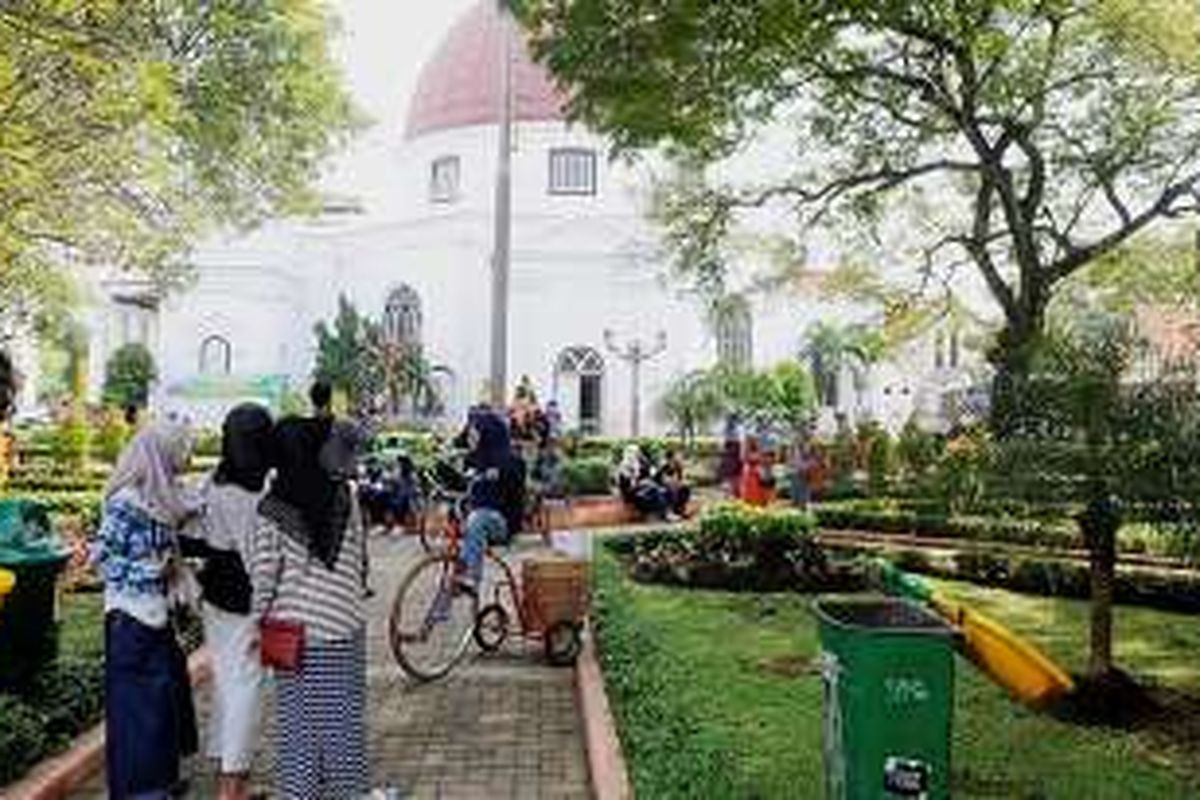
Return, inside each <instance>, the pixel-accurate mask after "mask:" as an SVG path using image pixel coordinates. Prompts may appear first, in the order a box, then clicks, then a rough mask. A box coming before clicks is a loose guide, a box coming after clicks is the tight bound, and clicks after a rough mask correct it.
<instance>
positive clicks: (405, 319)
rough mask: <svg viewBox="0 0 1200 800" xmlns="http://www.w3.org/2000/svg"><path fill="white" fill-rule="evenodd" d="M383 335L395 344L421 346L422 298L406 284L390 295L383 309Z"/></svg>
mask: <svg viewBox="0 0 1200 800" xmlns="http://www.w3.org/2000/svg"><path fill="white" fill-rule="evenodd" d="M383 334H384V336H386V337H387V340H388V341H389V342H391V343H393V344H407V345H420V344H421V297H420V295H418V294H417V293H416V291H415V290H414V289H413V288H412V287H411V286H409V285H408V284H406V283H402V284H400V285H399V286H397V287H396V288H395V289H393V290H392V291H391V292H390V293H389V294H388V298H387V303H386V304H385V305H384V307H383Z"/></svg>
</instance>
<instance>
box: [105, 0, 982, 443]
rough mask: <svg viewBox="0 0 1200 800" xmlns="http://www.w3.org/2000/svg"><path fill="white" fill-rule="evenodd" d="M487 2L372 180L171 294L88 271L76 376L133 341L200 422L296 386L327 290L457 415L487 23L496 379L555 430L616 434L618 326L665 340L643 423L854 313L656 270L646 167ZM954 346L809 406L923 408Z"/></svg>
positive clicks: (160, 392)
mask: <svg viewBox="0 0 1200 800" xmlns="http://www.w3.org/2000/svg"><path fill="white" fill-rule="evenodd" d="M496 6H497V4H496V3H494V2H487V1H486V0H485V1H484V2H481V3H479V4H478V5H477V6H476V7H475V8H474V9H473V10H471V11H470V12H469V13H468V14H467V15H466V16H465V17H464V18H463V19H461V20H460V21H459V22H458V23H457V24H456V25H455V26H454V27H453V29H452V30H451V31H450V32H449V33H448V34H447V35H446V37H445V39H444V41H443V42H442V43H441V46H440V48H439V49H438V51H437V52H436V54H435V55H434V57H433V58H432V59H431V60H430V62H429V63H428V64H426V65H425V68H424V70H423V73H422V75H421V78H420V81H419V84H418V87H417V89H416V91H415V93H414V95H413V97H412V98H411V101H410V105H409V110H408V115H407V120H406V123H405V125H404V129H403V130H399V131H396V139H395V141H396V146H395V151H394V154H393V156H394V157H393V159H392V160H391V162H390V163H389V164H388V165H387V169H389V170H390V174H391V180H390V181H389V182H388V184H389V186H390V189H389V191H388V193H387V194H386V195H384V196H379V197H373V198H370V199H369V200H368V201H351V202H336V203H334V202H331V203H330V204H329V205H328V206H327V208H326V210H325V213H323V214H322V215H321V216H319V217H318V218H316V219H313V220H305V221H283V222H276V223H273V224H270V225H267V226H265V227H264V228H262V229H260V230H258V231H256V232H254V233H252V234H250V235H243V236H237V237H230V238H227V239H223V240H220V241H214V242H210V243H208V244H206V245H205V246H203V247H201V248H199V249H198V250H197V251H196V252H195V253H194V255H193V261H194V267H195V271H196V280H195V283H194V285H193V286H191V287H190V288H189V289H188V290H186V291H183V292H179V293H175V294H172V295H170V296H167V297H156V296H153V294H148V293H147V292H145V291H142V290H140V289H139V287H138V286H136V285H133V284H129V283H128V282H120V281H116V282H109V283H105V284H103V285H102V286H101V287H100V289H99V291H98V292H97V294H98V296H99V298H98V300H97V302H96V303H95V304H94V307H93V311H92V313H91V314H90V317H89V320H88V322H89V327H90V329H91V353H90V358H89V363H90V364H91V365H92V371H93V379H92V390H93V391H94V392H98V391H99V387H100V384H101V382H102V374H103V364H104V362H105V361H106V359H107V357H108V356H109V355H110V354H111V353H112V352H113V351H114V350H115V349H116V348H117V347H119V346H120V345H122V344H124V343H127V342H130V341H140V342H143V343H145V344H146V345H147V346H148V347H150V349H151V351H152V352H153V353H154V354H155V356H156V361H157V363H158V365H159V369H160V380H159V382H158V386H157V387H156V390H155V393H154V404H155V405H156V406H157V407H158V408H159V409H162V410H173V411H180V412H182V413H186V414H188V415H189V416H191V417H192V418H194V419H197V420H199V421H201V422H203V423H205V424H211V423H213V422H215V421H216V420H217V419H219V417H220V415H221V414H222V413H223V412H224V410H225V409H226V408H227V407H228V406H229V405H230V404H232V403H234V402H237V401H239V400H249V399H256V400H261V401H266V402H277V401H278V397H279V395H280V393H281V392H283V391H286V388H287V387H289V386H290V387H291V388H292V389H296V388H299V389H301V390H303V387H304V386H305V385H306V383H307V380H308V375H309V374H310V373H311V369H312V364H313V360H314V355H315V352H314V351H315V337H314V335H313V327H314V325H315V324H316V323H317V322H318V321H320V320H323V319H326V320H327V319H331V318H332V317H333V315H334V313H335V312H336V309H337V300H338V297H339V295H345V296H347V297H348V298H349V299H350V300H351V301H352V302H353V303H354V304H355V305H356V307H357V308H358V309H359V310H360V311H362V312H364V313H366V314H368V315H370V316H372V317H374V318H376V319H379V320H381V321H382V323H383V324H384V327H385V330H386V332H387V334H388V335H389V336H390V337H395V338H396V339H397V340H403V341H404V342H406V343H409V344H415V345H416V346H419V347H420V348H421V349H422V351H423V352H424V353H425V355H426V357H427V358H428V359H429V360H430V361H431V362H433V363H435V364H440V365H445V369H444V370H441V371H440V372H439V379H438V380H439V384H440V388H441V390H442V392H443V394H444V398H443V399H444V402H445V414H446V415H447V416H448V417H450V418H452V419H454V418H458V417H459V416H460V415H461V414H462V413H463V411H464V409H465V408H466V407H467V406H469V405H470V404H471V403H472V402H473V401H475V400H476V399H478V397H479V395H480V393H481V391H482V390H483V387H484V386H485V381H486V378H487V376H488V373H489V362H488V354H489V324H490V323H489V321H490V298H491V254H492V247H493V226H494V222H493V211H494V203H495V197H494V193H495V189H494V186H495V175H496V164H497V161H498V149H497V148H498V140H499V137H498V121H499V117H500V109H501V96H500V94H501V93H500V81H499V80H498V73H499V67H500V64H501V62H500V53H502V52H503V51H504V50H505V46H504V45H505V41H506V37H507V41H508V50H509V52H510V57H511V58H512V76H513V99H512V106H513V115H514V118H515V121H516V127H515V136H514V142H513V153H512V170H513V171H512V175H513V189H512V208H513V222H512V258H511V281H510V289H511V296H510V304H509V314H510V317H509V368H508V373H509V376H510V381H511V382H512V383H513V384H514V385H515V383H516V381H517V380H518V379H519V378H520V377H521V376H528V377H529V378H530V379H531V381H532V382H533V384H534V386H535V388H536V390H537V391H538V394H539V398H540V399H541V400H542V401H546V400H549V399H556V400H557V401H558V403H559V405H560V407H561V409H562V412H563V414H564V418H565V423H566V426H567V427H568V428H576V429H580V430H583V431H588V432H596V433H604V434H609V435H624V434H627V433H628V432H629V430H630V428H631V426H632V424H633V420H632V417H633V412H632V407H631V405H632V403H633V402H634V399H633V398H634V391H633V375H632V368H631V365H630V364H629V363H628V362H627V361H626V360H624V359H622V358H621V357H620V355H619V352H620V351H622V350H625V349H627V348H628V346H629V345H630V343H631V342H634V341H641V342H644V343H646V344H647V346H649V345H650V344H652V343H658V342H659V341H661V343H662V345H663V348H662V352H661V353H660V354H658V355H656V356H655V357H654V358H652V359H649V360H647V361H646V362H645V363H643V364H642V365H641V369H640V376H639V377H640V392H638V394H639V396H640V419H641V426H640V427H641V430H642V432H643V433H647V432H661V431H663V430H664V429H665V428H666V424H667V423H666V422H665V421H664V420H663V419H661V418H660V417H659V415H658V414H657V413H656V408H655V407H656V401H657V399H658V398H659V397H660V396H661V395H662V394H663V392H664V390H665V389H666V387H667V386H668V385H669V384H670V382H671V381H672V380H674V379H675V378H677V377H679V376H681V375H684V374H686V373H688V372H690V371H693V370H696V369H700V368H706V367H710V366H712V365H713V364H715V363H717V362H718V361H719V360H723V361H729V362H734V363H738V364H742V365H746V366H759V367H765V366H770V365H772V364H774V363H777V362H779V361H781V360H784V359H788V358H795V357H797V354H798V352H799V351H800V347H801V343H802V342H801V340H802V336H803V333H804V331H805V330H806V328H807V327H808V326H809V325H810V324H811V323H813V322H814V321H816V320H820V319H825V320H830V319H834V320H842V321H846V322H851V321H861V320H866V319H869V318H870V317H871V315H872V314H873V313H874V310H873V309H870V308H862V307H855V306H852V305H846V304H840V305H838V304H831V303H829V302H827V301H825V300H823V299H821V297H820V296H819V295H818V293H817V292H815V291H808V292H806V291H805V290H804V289H803V288H797V289H796V290H795V291H794V292H791V293H781V292H776V293H773V294H770V295H765V294H748V295H747V296H746V297H744V298H742V299H740V300H737V301H736V302H735V303H734V304H733V306H732V307H731V308H730V309H728V310H727V311H726V312H725V313H722V314H721V315H718V318H716V319H713V318H712V316H711V315H710V314H709V313H708V312H707V311H706V308H705V306H704V304H703V303H701V302H700V301H699V300H698V299H697V298H696V297H694V296H690V295H688V294H687V293H686V292H684V291H683V290H682V288H681V287H680V286H679V285H678V284H676V283H672V282H671V281H669V280H667V279H666V278H665V277H664V273H665V267H664V265H663V263H661V260H660V258H661V257H660V255H659V254H658V252H657V240H656V235H655V231H654V229H653V227H652V226H651V224H650V223H649V222H648V221H647V212H648V210H649V203H650V199H651V193H652V182H653V168H654V167H653V165H652V164H647V163H639V164H632V165H631V164H628V163H625V162H623V161H610V160H609V158H608V157H607V153H608V145H607V142H606V141H605V140H604V139H603V138H602V137H599V136H597V135H595V134H594V133H593V132H591V131H589V130H587V129H585V128H583V127H580V126H573V125H570V124H568V122H567V121H566V120H565V117H564V115H563V112H562V108H563V97H562V95H561V94H559V92H558V91H557V90H556V89H555V87H554V86H553V85H552V83H551V82H550V80H549V78H548V76H547V74H546V73H545V72H544V71H543V70H542V69H541V68H540V67H538V66H537V65H535V64H534V63H532V61H531V60H530V58H529V56H528V54H527V53H526V51H525V49H524V47H523V46H522V43H521V41H520V39H519V37H518V36H517V34H516V33H515V31H513V30H512V29H511V27H509V26H508V25H506V24H505V23H504V22H503V21H502V20H501V19H500V17H499V14H498V12H497V10H496ZM956 347H957V346H956ZM967 361H968V359H967V356H966V355H965V354H963V353H960V352H959V351H958V350H957V349H956V350H954V351H953V354H951V351H949V350H947V349H946V346H945V345H944V344H942V345H939V344H938V343H937V342H935V341H933V340H930V341H918V342H914V343H913V344H911V345H910V346H909V347H908V348H907V349H906V350H905V352H903V353H901V354H900V355H899V356H898V357H897V359H895V360H894V361H892V362H889V363H885V364H880V365H876V366H875V367H873V368H871V369H869V370H865V371H864V370H858V371H854V370H844V373H845V374H841V375H839V376H837V378H836V379H835V381H834V383H835V384H836V385H835V386H834V387H833V388H832V389H831V390H830V391H829V392H828V393H826V395H827V396H826V397H825V400H826V401H827V408H826V409H825V411H824V412H823V420H824V424H825V425H826V426H828V425H831V424H832V420H833V418H834V416H835V414H836V413H842V414H845V415H846V416H847V417H849V418H850V419H854V418H862V417H871V418H875V419H879V420H880V421H882V422H884V423H885V424H886V425H888V426H889V427H891V428H898V427H900V426H901V425H903V424H904V423H905V422H906V421H907V420H908V419H909V418H910V417H911V416H913V415H914V414H918V415H923V416H924V418H926V421H927V422H929V423H931V424H932V423H936V420H937V417H938V404H939V402H940V394H941V392H942V391H943V390H944V389H945V388H947V387H948V386H950V385H952V384H954V383H955V382H956V381H957V382H962V381H963V380H966V377H965V376H966V375H967V374H968V366H969V365H968V364H967Z"/></svg>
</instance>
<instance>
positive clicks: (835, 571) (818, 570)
mask: <svg viewBox="0 0 1200 800" xmlns="http://www.w3.org/2000/svg"><path fill="white" fill-rule="evenodd" d="M815 531H816V522H815V520H814V519H813V517H812V515H810V514H806V513H803V512H799V511H793V510H785V511H768V510H764V509H756V508H750V507H748V506H743V505H740V504H732V503H731V504H721V505H718V506H715V507H712V508H710V509H708V510H707V511H706V512H705V513H704V514H703V516H702V517H701V519H700V524H699V526H697V527H696V528H691V529H671V530H663V531H654V532H650V533H645V534H640V535H637V536H633V537H628V538H622V539H617V540H615V541H614V543H613V544H612V549H613V550H614V551H615V552H617V553H618V554H619V555H621V556H622V557H623V558H624V560H625V561H626V562H627V564H628V565H629V567H630V571H631V573H632V575H633V577H634V578H635V579H636V580H639V581H642V582H647V583H664V584H669V585H681V586H691V587H698V588H710V589H725V590H729V591H753V592H775V591H786V590H792V591H850V590H854V589H857V588H861V578H858V577H855V576H854V575H852V574H851V573H849V572H847V571H845V570H842V569H840V568H838V567H836V566H834V565H832V564H831V563H830V562H829V561H828V559H827V558H826V555H825V551H824V550H823V549H822V548H821V546H820V545H818V544H817V543H816V540H815V539H814V537H813V534H814V532H815Z"/></svg>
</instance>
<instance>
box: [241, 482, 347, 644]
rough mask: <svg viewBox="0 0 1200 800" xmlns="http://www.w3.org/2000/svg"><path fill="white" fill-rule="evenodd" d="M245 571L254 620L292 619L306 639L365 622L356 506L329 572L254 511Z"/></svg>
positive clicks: (340, 635) (339, 634)
mask: <svg viewBox="0 0 1200 800" xmlns="http://www.w3.org/2000/svg"><path fill="white" fill-rule="evenodd" d="M250 572H251V576H250V577H251V581H252V582H253V584H254V611H253V614H254V617H255V619H259V620H261V619H262V618H263V617H270V618H272V619H278V620H283V621H287V622H298V623H300V624H302V625H303V626H304V629H305V631H304V633H305V636H306V637H308V638H311V639H319V640H323V641H337V640H344V639H349V638H351V637H353V636H354V635H355V634H356V633H358V632H359V631H360V630H362V628H363V626H364V625H365V624H366V610H365V596H366V584H367V536H366V531H365V530H364V529H363V524H362V515H361V514H360V513H359V509H358V504H357V503H354V505H353V508H352V509H351V513H350V521H349V522H348V523H347V529H346V537H345V539H344V540H343V542H342V549H341V551H340V552H339V553H338V558H337V562H336V563H335V564H334V568H333V569H332V570H329V569H326V568H325V565H324V564H322V563H321V562H320V561H319V560H317V559H316V558H313V557H312V556H311V555H310V554H309V552H308V547H307V546H306V545H305V544H304V543H302V542H300V541H298V540H297V539H296V538H295V537H292V536H289V535H287V534H286V533H284V532H283V531H282V530H281V529H280V528H279V526H278V525H276V523H275V522H274V521H272V520H270V519H267V518H266V517H263V516H261V515H260V516H259V518H258V527H257V529H256V530H255V534H254V555H253V558H252V559H251V569H250Z"/></svg>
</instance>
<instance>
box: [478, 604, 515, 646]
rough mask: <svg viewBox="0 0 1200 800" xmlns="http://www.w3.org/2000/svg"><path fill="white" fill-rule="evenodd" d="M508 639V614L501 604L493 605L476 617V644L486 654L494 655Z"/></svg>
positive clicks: (485, 607) (485, 608)
mask: <svg viewBox="0 0 1200 800" xmlns="http://www.w3.org/2000/svg"><path fill="white" fill-rule="evenodd" d="M507 638H508V612H507V611H505V610H504V606H502V605H500V604H499V603H492V604H491V605H489V606H484V608H483V609H482V610H481V611H480V612H479V615H478V616H476V617H475V644H477V645H479V649H480V650H482V651H483V652H485V653H494V652H496V651H497V650H499V649H500V647H501V645H503V644H504V640H505V639H507Z"/></svg>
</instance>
